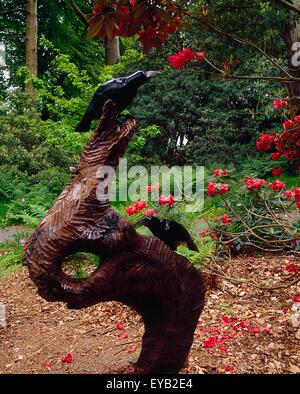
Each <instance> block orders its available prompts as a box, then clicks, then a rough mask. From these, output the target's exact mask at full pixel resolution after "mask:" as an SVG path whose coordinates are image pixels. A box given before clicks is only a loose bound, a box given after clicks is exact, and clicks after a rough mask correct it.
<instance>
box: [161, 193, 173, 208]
mask: <svg viewBox="0 0 300 394" xmlns="http://www.w3.org/2000/svg"><path fill="white" fill-rule="evenodd" d="M158 202H159V203H160V204H161V205H167V204H168V205H169V207H171V206H172V205H174V203H175V199H174V196H168V197H166V196H164V195H163V194H162V195H161V196H160V197H159V199H158Z"/></svg>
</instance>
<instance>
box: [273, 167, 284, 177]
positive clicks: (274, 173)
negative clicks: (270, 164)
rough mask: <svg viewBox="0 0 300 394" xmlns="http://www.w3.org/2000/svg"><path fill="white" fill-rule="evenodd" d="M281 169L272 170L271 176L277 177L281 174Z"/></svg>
mask: <svg viewBox="0 0 300 394" xmlns="http://www.w3.org/2000/svg"><path fill="white" fill-rule="evenodd" d="M282 171H283V170H282V168H273V170H272V175H273V176H277V177H279V176H280V175H281V174H282Z"/></svg>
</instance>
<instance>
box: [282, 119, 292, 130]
mask: <svg viewBox="0 0 300 394" xmlns="http://www.w3.org/2000/svg"><path fill="white" fill-rule="evenodd" d="M293 126H294V122H293V121H292V120H286V121H285V122H284V123H283V127H284V128H285V129H291V128H292V127H293Z"/></svg>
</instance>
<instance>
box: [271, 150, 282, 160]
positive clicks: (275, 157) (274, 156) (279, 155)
mask: <svg viewBox="0 0 300 394" xmlns="http://www.w3.org/2000/svg"><path fill="white" fill-rule="evenodd" d="M281 156H282V155H281V153H279V152H274V153H271V158H272V159H273V160H275V161H277V160H279V159H280V158H281Z"/></svg>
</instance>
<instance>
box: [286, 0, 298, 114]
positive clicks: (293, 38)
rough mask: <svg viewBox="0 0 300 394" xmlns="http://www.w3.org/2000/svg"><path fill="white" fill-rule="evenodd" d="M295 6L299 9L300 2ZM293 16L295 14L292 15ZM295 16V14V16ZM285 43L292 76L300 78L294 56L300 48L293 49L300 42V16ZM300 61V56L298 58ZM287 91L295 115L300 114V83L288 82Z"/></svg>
mask: <svg viewBox="0 0 300 394" xmlns="http://www.w3.org/2000/svg"><path fill="white" fill-rule="evenodd" d="M293 4H294V5H295V6H297V7H299V6H300V0H294V1H293ZM291 14H293V13H291ZM293 15H294V14H293ZM284 41H285V44H286V46H287V49H288V56H289V67H290V70H292V74H293V75H294V76H295V77H298V78H300V68H299V66H298V65H295V64H293V56H294V54H295V51H299V49H300V47H299V45H298V47H297V48H294V47H293V44H294V43H299V42H300V20H299V15H298V16H297V21H296V22H295V23H294V24H293V25H291V27H290V29H287V30H286V31H285V33H284ZM298 60H299V56H298ZM284 86H285V87H286V89H287V92H288V95H289V97H290V98H291V99H290V102H291V104H292V105H293V107H294V109H295V114H299V113H300V99H299V98H300V83H299V82H287V83H285V84H284Z"/></svg>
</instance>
